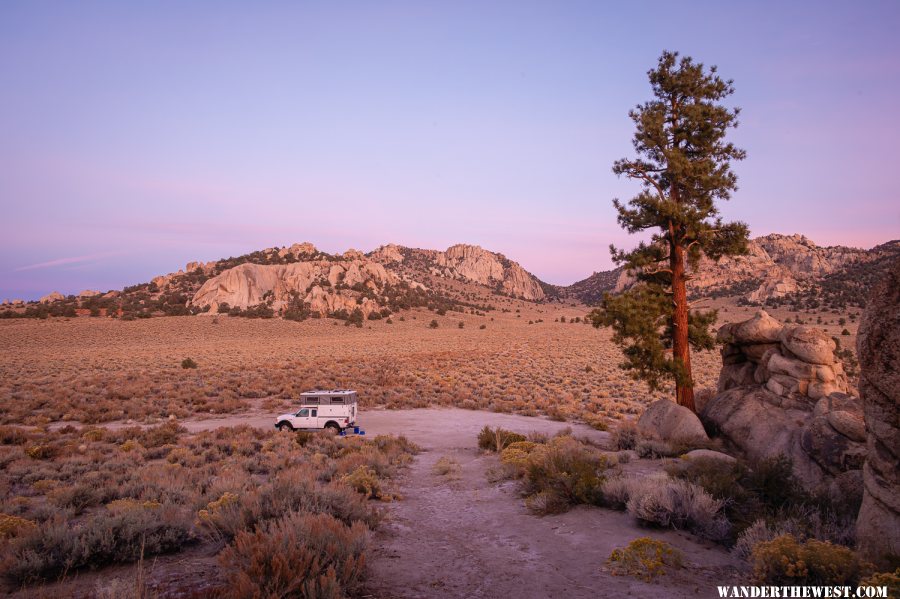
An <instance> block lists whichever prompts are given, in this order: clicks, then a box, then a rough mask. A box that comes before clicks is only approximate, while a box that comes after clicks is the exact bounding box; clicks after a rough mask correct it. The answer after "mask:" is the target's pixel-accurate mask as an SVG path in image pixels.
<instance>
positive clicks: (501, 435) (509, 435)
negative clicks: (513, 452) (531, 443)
mask: <svg viewBox="0 0 900 599" xmlns="http://www.w3.org/2000/svg"><path fill="white" fill-rule="evenodd" d="M525 440H526V438H525V435H522V434H519V433H514V432H512V431H508V430H506V429H504V428H500V427H499V426H498V427H497V428H494V429H492V428H491V427H489V426H487V425H485V426H484V428H483V429H481V432H479V433H478V447H479V448H480V449H483V450H485V451H498V452H499V451H503V450H504V449H506V448H507V447H508V446H509V445H511V444H513V443H516V442H519V441H525Z"/></svg>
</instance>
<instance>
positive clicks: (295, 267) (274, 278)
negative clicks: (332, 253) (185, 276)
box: [191, 259, 399, 317]
mask: <svg viewBox="0 0 900 599" xmlns="http://www.w3.org/2000/svg"><path fill="white" fill-rule="evenodd" d="M398 282H399V279H398V278H397V276H396V275H394V274H393V273H391V272H388V271H387V270H385V268H384V266H383V265H382V264H379V263H377V262H372V261H369V260H367V259H352V260H346V261H339V262H335V261H328V260H316V261H310V262H295V263H292V264H273V265H261V264H251V263H245V264H240V265H238V266H235V267H234V268H230V269H228V270H226V271H224V272H222V273H221V274H219V275H217V276H215V277H212V278H211V279H208V280H207V281H206V282H205V283H204V284H203V286H202V287H200V289H199V290H198V291H197V293H196V294H195V295H194V297H193V299H192V300H191V303H192V304H193V305H195V306H200V307H205V306H209V307H210V310H209V313H211V314H215V313H216V312H217V311H218V308H219V306H220V305H221V304H223V303H226V304H228V305H229V306H230V307H239V308H249V307H251V306H257V305H259V304H263V303H267V304H268V305H269V306H270V307H272V308H273V309H274V310H276V311H277V310H280V309H282V308H285V307H287V306H288V305H289V304H290V303H291V301H292V300H294V299H295V298H296V299H300V300H302V301H303V302H304V303H305V304H307V305H308V308H309V310H310V311H311V312H318V313H319V314H321V315H323V316H324V315H327V314H330V313H333V312H337V311H339V310H346V311H347V312H352V311H353V310H355V309H357V308H359V309H360V310H361V311H362V313H363V317H368V315H369V314H370V313H372V312H373V311H376V310H378V309H379V308H380V307H381V306H380V304H379V303H378V301H377V299H374V298H377V297H378V295H379V294H381V293H382V292H383V291H384V289H385V287H386V286H388V285H392V284H396V283H398Z"/></svg>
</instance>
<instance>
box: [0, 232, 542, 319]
mask: <svg viewBox="0 0 900 599" xmlns="http://www.w3.org/2000/svg"><path fill="white" fill-rule="evenodd" d="M547 287H548V286H547V285H546V284H545V283H543V282H541V281H539V280H538V279H537V278H536V277H535V276H534V275H532V274H531V273H529V272H528V271H526V270H525V269H524V268H522V267H521V266H520V265H519V264H518V263H516V262H514V261H512V260H509V259H508V258H506V257H505V256H504V255H502V254H498V253H495V252H490V251H488V250H485V249H483V248H481V247H479V246H475V245H464V244H458V245H454V246H451V247H449V248H447V250H446V251H438V250H423V249H416V248H407V247H402V246H397V245H385V246H382V247H380V248H378V249H376V250H375V251H373V252H370V253H369V254H363V253H362V252H359V251H356V250H348V251H346V252H344V253H343V254H328V253H325V252H322V251H320V250H318V249H317V248H316V247H315V246H313V245H312V244H310V243H297V244H294V245H291V246H289V247H281V248H278V247H273V248H267V249H264V250H260V251H257V252H252V253H249V254H245V255H243V256H238V257H236V258H235V257H230V258H223V259H221V260H216V261H212V262H206V263H201V262H189V263H188V264H187V265H186V266H185V268H184V269H182V270H179V271H177V272H173V273H169V274H167V275H160V276H157V277H154V278H153V279H152V280H151V281H149V282H147V283H143V284H140V285H134V286H130V287H126V288H125V289H122V290H121V291H117V290H115V291H109V292H107V293H100V292H96V291H85V292H82V293H81V294H79V295H77V296H74V295H72V296H63V295H62V294H59V293H56V292H53V293H51V294H48V295H46V296H44V297H43V298H41V299H40V301H38V302H30V303H27V304H25V303H16V304H14V305H11V304H7V305H5V306H4V307H2V308H0V317H6V318H10V317H38V318H40V317H47V316H78V315H93V316H121V317H123V318H126V319H131V318H149V317H152V316H166V315H168V316H182V315H194V314H230V315H234V316H247V317H252V318H255V317H259V318H269V317H273V316H283V317H285V318H291V319H296V320H303V319H306V318H310V317H313V318H315V317H333V318H339V319H343V320H347V321H348V322H353V323H354V324H361V322H362V320H364V319H379V318H384V317H387V316H389V315H390V314H391V313H393V312H396V311H398V310H405V309H409V308H413V307H428V308H430V309H432V310H435V311H438V312H445V311H447V310H456V311H477V312H485V311H488V310H492V309H494V308H495V306H494V305H493V304H494V303H496V302H498V301H504V300H509V299H519V300H527V301H542V300H544V299H545V298H546V294H545V291H544V290H545V288H547Z"/></svg>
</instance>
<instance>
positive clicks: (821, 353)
mask: <svg viewBox="0 0 900 599" xmlns="http://www.w3.org/2000/svg"><path fill="white" fill-rule="evenodd" d="M717 340H718V341H719V342H720V343H723V344H724V345H723V348H722V372H721V374H720V375H719V385H718V392H719V393H722V392H723V391H727V390H728V389H731V388H732V387H741V386H745V385H763V386H765V388H766V389H768V390H769V391H771V392H772V393H774V394H775V395H778V396H779V397H782V398H785V399H786V400H793V401H795V402H798V403H801V404H802V403H804V402H807V403H808V402H815V401H818V400H820V399H822V398H823V397H827V396H828V395H831V394H832V393H835V392H841V393H847V392H848V391H849V385H848V382H847V376H846V374H844V368H843V365H842V364H841V362H840V360H837V359H835V355H834V350H835V349H836V346H835V342H834V340H833V339H832V338H830V337H829V336H828V335H827V334H826V333H825V332H824V331H822V330H821V329H817V328H815V327H809V326H794V327H789V326H784V325H782V324H781V323H780V322H778V321H777V320H775V319H774V318H772V317H771V316H769V314H768V313H766V312H765V311H764V310H760V311H759V312H757V313H756V315H755V316H753V318H751V319H749V320H746V321H744V322H734V323H729V324H726V325H724V326H723V327H722V328H720V329H719V332H718V335H717Z"/></svg>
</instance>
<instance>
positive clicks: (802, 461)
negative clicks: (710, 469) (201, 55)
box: [701, 311, 866, 489]
mask: <svg viewBox="0 0 900 599" xmlns="http://www.w3.org/2000/svg"><path fill="white" fill-rule="evenodd" d="M717 339H718V340H719V341H720V342H721V343H723V344H724V345H723V348H722V372H721V374H720V375H719V385H718V394H717V395H716V396H715V397H714V398H712V399H711V400H710V401H709V402H708V403H707V404H706V406H705V407H704V408H703V411H702V414H701V418H702V419H703V421H704V422H705V423H706V424H707V425H708V426H709V427H710V428H711V429H714V430H716V431H717V434H718V435H719V436H721V437H723V438H725V439H726V440H727V441H728V442H730V443H731V444H732V445H733V446H735V447H736V448H738V449H739V450H740V451H741V452H743V453H744V454H746V455H747V456H749V457H751V458H755V459H762V458H770V457H775V456H778V455H784V456H786V457H788V458H790V459H791V461H792V463H793V466H794V473H795V474H796V476H797V477H798V478H799V479H800V480H801V481H802V483H803V484H804V486H806V487H807V488H809V489H814V488H817V487H819V486H821V485H823V484H824V485H829V484H841V483H842V482H846V481H847V480H850V479H853V478H858V477H859V476H860V469H861V468H862V464H863V461H864V459H865V456H866V447H865V444H864V439H865V424H864V422H863V412H862V404H861V403H860V401H859V399H858V398H856V397H852V396H851V395H848V392H849V391H850V386H849V385H848V383H847V378H846V376H845V375H844V370H843V367H842V365H841V363H840V362H839V361H836V360H835V357H834V349H835V344H834V341H833V340H832V339H830V338H829V337H828V336H827V335H826V334H824V333H823V332H822V331H820V330H818V329H815V328H813V327H805V326H796V327H785V326H783V325H782V324H781V323H780V322H778V321H777V320H775V319H774V318H772V317H771V316H769V315H768V314H767V313H766V312H765V311H759V312H757V313H756V315H755V316H753V318H750V319H749V320H746V321H744V322H737V323H729V324H726V325H724V326H723V327H721V328H720V329H719V331H718V334H717Z"/></svg>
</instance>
